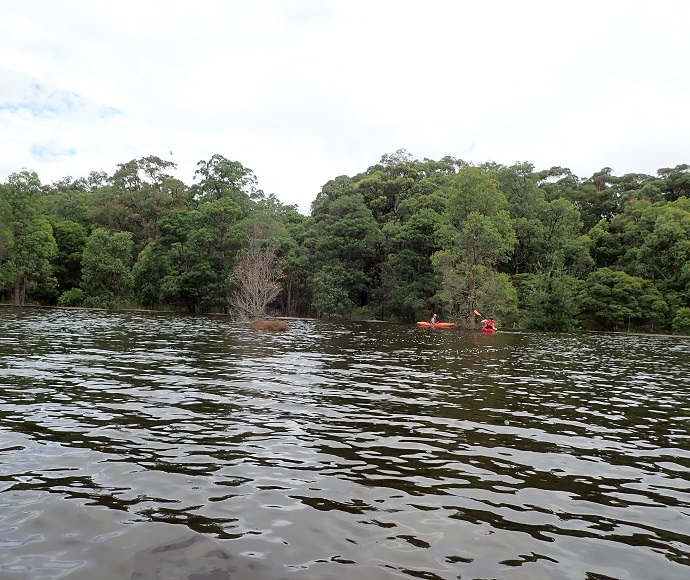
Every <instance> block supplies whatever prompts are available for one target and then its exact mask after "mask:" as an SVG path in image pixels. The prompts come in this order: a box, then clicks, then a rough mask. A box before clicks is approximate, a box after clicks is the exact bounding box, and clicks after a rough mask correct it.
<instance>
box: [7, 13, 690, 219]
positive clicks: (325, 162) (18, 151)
mask: <svg viewBox="0 0 690 580" xmlns="http://www.w3.org/2000/svg"><path fill="white" fill-rule="evenodd" d="M689 23H690V2H689V1H688V0H654V1H651V0H643V1H631V0H621V1H617V0H610V1H607V0H595V1H588V0H584V1H583V0H577V1H572V0H567V1H563V2H555V1H553V0H545V1H533V0H522V1H520V2H517V1H514V0H505V1H503V0H494V1H490V0H486V1H484V2H479V1H477V0H473V1H471V2H469V1H464V0H425V1H423V2H422V1H421V0H418V1H416V2H412V1H407V0H282V1H281V0H263V1H261V0H251V1H250V0H245V1H230V0H217V1H214V0H195V1H194V2H191V1H189V0H186V1H178V0H136V1H130V0H118V1H117V2H106V1H94V0H84V1H77V0H61V1H59V2H58V1H55V0H22V1H21V2H19V1H14V2H3V3H2V12H1V13H0V135H1V137H0V181H2V182H4V181H5V180H6V178H7V176H8V175H9V174H11V173H14V172H17V171H21V170H22V169H23V168H27V169H31V170H34V171H36V172H37V173H38V175H39V176H40V178H41V181H42V182H43V183H51V182H52V181H54V180H57V179H60V178H63V177H65V176H72V177H74V178H76V177H84V176H87V175H88V174H89V173H90V172H91V171H105V172H107V173H108V174H109V175H111V174H112V173H113V172H114V171H115V170H116V168H117V164H118V163H125V162H127V161H130V160H132V159H138V158H140V157H145V156H148V155H157V156H159V157H161V158H163V159H166V160H171V161H173V162H175V163H177V164H178V169H177V171H176V176H177V177H179V178H180V179H182V181H184V182H185V183H187V184H190V185H191V184H192V183H193V179H194V171H195V170H196V164H197V162H198V161H200V160H208V159H209V158H210V157H211V156H212V155H214V154H216V153H218V154H220V155H223V156H224V157H226V158H228V159H230V160H233V161H239V162H241V163H242V164H243V165H244V166H245V167H248V168H250V169H251V170H252V171H253V172H254V174H255V175H256V177H257V179H258V185H259V187H260V188H261V189H263V190H264V191H265V192H266V193H274V194H275V195H276V196H277V198H278V199H279V200H280V201H282V202H283V203H288V204H296V205H298V206H299V208H300V210H301V211H302V212H303V213H309V206H310V204H311V202H312V201H313V200H314V198H315V197H316V195H317V193H318V192H319V190H320V188H321V186H322V185H323V184H324V183H326V182H327V181H328V180H330V179H332V178H334V177H337V176H339V175H355V174H357V173H360V172H362V171H365V170H366V169H367V167H369V166H371V165H374V164H375V163H377V162H378V161H379V160H380V159H381V156H382V155H384V154H386V153H393V152H395V151H396V150H398V149H406V150H407V151H408V152H409V153H410V154H411V155H412V156H413V157H414V158H416V159H420V160H421V159H424V158H430V159H440V158H442V157H444V156H446V155H450V156H452V157H456V158H459V159H463V160H465V161H469V162H473V163H483V162H485V161H495V162H498V163H502V164H506V165H512V164H513V163H516V162H520V161H529V162H531V163H533V164H534V165H535V166H536V168H537V169H547V168H549V167H552V166H555V165H559V166H562V167H568V168H570V169H571V170H572V171H573V172H574V173H575V174H576V175H578V176H580V177H590V176H591V175H592V174H593V173H595V172H596V171H598V170H600V169H601V168H603V167H611V168H612V169H613V173H614V174H615V175H623V174H625V173H633V172H634V173H647V174H650V175H655V174H656V171H657V169H659V168H662V167H673V166H675V165H678V164H680V163H690V34H689V33H688V25H689Z"/></svg>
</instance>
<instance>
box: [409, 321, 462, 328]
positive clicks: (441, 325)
mask: <svg viewBox="0 0 690 580" xmlns="http://www.w3.org/2000/svg"><path fill="white" fill-rule="evenodd" d="M417 326H430V327H432V328H452V327H453V326H455V322H434V323H433V324H431V322H425V321H421V320H420V321H419V322H418V323H417Z"/></svg>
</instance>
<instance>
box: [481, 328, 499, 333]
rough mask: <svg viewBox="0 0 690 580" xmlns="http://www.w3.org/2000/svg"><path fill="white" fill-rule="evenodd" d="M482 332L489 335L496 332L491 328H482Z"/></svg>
mask: <svg viewBox="0 0 690 580" xmlns="http://www.w3.org/2000/svg"><path fill="white" fill-rule="evenodd" d="M482 332H486V333H487V334H493V333H494V332H496V329H495V328H491V327H490V326H482Z"/></svg>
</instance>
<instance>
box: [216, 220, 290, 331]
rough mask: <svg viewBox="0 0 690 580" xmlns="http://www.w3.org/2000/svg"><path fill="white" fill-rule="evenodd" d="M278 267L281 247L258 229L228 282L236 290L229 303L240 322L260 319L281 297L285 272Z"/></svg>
mask: <svg viewBox="0 0 690 580" xmlns="http://www.w3.org/2000/svg"><path fill="white" fill-rule="evenodd" d="M278 266H279V262H278V244H277V243H276V242H275V241H273V240H267V239H266V238H265V237H263V236H262V234H261V232H260V230H258V229H255V230H254V231H253V232H252V234H251V237H250V240H249V248H248V249H247V250H243V251H241V252H240V253H239V254H238V257H237V263H236V265H235V270H234V273H233V275H232V276H231V278H230V280H229V282H230V286H231V287H232V288H233V291H232V292H231V294H230V296H229V298H228V302H229V304H230V306H231V308H232V309H233V310H234V312H235V313H236V315H237V316H238V317H239V318H240V319H243V320H246V319H256V318H260V317H261V316H263V315H264V314H265V313H266V307H267V306H268V305H269V304H270V303H271V302H272V301H273V300H275V299H276V298H277V296H278V294H280V290H281V285H280V280H281V278H282V277H283V273H282V271H281V270H280V269H279V267H278Z"/></svg>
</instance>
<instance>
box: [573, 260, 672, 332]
mask: <svg viewBox="0 0 690 580" xmlns="http://www.w3.org/2000/svg"><path fill="white" fill-rule="evenodd" d="M581 302H582V308H583V314H584V315H585V316H586V318H587V319H588V320H589V321H590V323H594V325H595V327H597V328H602V329H606V330H637V329H645V328H646V329H649V330H654V329H655V328H656V326H657V325H658V324H660V322H661V321H663V319H664V317H665V315H666V314H667V313H668V304H667V303H666V301H665V300H664V298H663V296H662V295H661V293H660V292H659V291H658V290H657V289H656V287H655V286H654V285H653V284H652V283H651V282H650V281H648V280H645V279H643V278H639V277H637V276H630V275H629V274H627V273H625V272H623V271H615V270H611V269H610V268H600V269H598V270H595V271H594V272H592V273H591V274H590V275H589V276H588V277H587V280H586V284H585V286H584V288H583V290H582V294H581Z"/></svg>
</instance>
